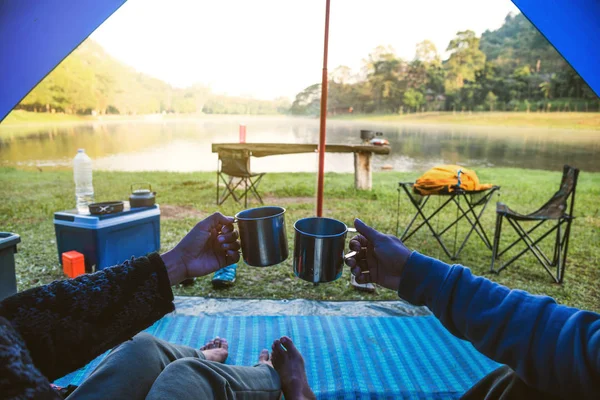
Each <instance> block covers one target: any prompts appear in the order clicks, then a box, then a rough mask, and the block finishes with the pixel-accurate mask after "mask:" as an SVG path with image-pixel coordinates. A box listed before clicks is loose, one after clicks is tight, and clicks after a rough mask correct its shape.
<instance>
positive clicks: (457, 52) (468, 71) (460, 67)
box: [445, 30, 485, 93]
mask: <svg viewBox="0 0 600 400" xmlns="http://www.w3.org/2000/svg"><path fill="white" fill-rule="evenodd" d="M446 51H449V52H450V58H448V61H447V62H446V70H447V71H448V75H447V79H446V84H445V88H446V92H449V93H453V92H456V91H457V90H459V89H460V88H462V87H463V86H464V84H465V81H474V80H475V74H476V73H477V71H479V70H481V69H482V68H483V67H484V65H485V54H484V53H483V52H482V51H481V50H480V49H479V38H478V37H476V36H475V32H473V31H470V30H467V31H462V32H458V33H457V34H456V38H454V39H452V40H451V41H450V44H448V48H447V49H446Z"/></svg>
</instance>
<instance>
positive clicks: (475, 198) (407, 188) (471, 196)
mask: <svg viewBox="0 0 600 400" xmlns="http://www.w3.org/2000/svg"><path fill="white" fill-rule="evenodd" d="M413 186H414V183H413V182H399V183H398V207H397V210H398V212H397V220H396V235H397V236H398V234H399V231H400V196H401V193H402V192H404V193H405V194H406V195H407V196H408V199H409V200H410V203H411V204H412V205H413V206H414V207H415V209H416V210H417V212H416V214H415V216H414V217H413V218H412V220H411V221H410V222H409V224H408V226H407V227H406V229H404V232H403V233H402V236H399V237H400V239H401V240H402V241H403V242H405V241H407V240H408V239H409V238H410V237H411V236H413V235H414V234H415V233H417V231H418V230H419V229H421V228H422V227H423V226H427V227H428V228H429V230H430V231H431V233H432V234H433V237H434V238H435V239H436V240H437V242H438V243H439V245H440V246H441V247H442V250H444V253H446V255H447V256H448V258H450V259H451V260H456V259H457V258H458V256H459V255H460V253H461V252H462V250H463V248H464V247H465V244H467V241H468V240H469V238H470V237H471V234H472V233H473V232H476V233H477V236H479V238H480V239H481V240H482V241H483V243H484V244H485V246H486V247H487V248H488V249H489V250H492V244H491V242H490V240H489V238H488V236H487V234H486V233H485V230H484V229H483V226H482V225H481V222H480V221H479V220H480V218H481V216H482V215H483V212H484V211H485V209H486V207H487V205H488V203H489V201H490V200H491V198H492V196H493V195H494V193H495V192H496V191H497V190H499V189H500V187H499V186H492V187H491V188H489V189H485V190H478V191H466V190H462V189H456V190H455V191H453V192H450V193H435V194H430V195H420V194H418V193H415V192H414V190H413ZM433 196H441V197H442V198H444V201H443V202H442V203H441V204H440V205H439V206H438V207H437V208H436V209H435V210H434V211H433V212H431V213H430V214H429V215H426V211H425V206H426V205H427V203H428V202H429V200H430V199H431V197H433ZM461 199H464V200H465V205H464V206H463V205H461V202H460V200H461ZM450 204H455V205H456V213H457V216H456V219H455V220H454V221H452V222H451V223H450V224H449V225H448V226H446V227H445V228H443V229H441V230H440V231H436V230H435V229H434V227H433V225H432V224H431V222H432V220H433V218H434V217H435V216H436V215H437V214H438V213H440V212H441V211H442V210H443V209H444V208H445V207H446V206H448V205H450ZM476 207H481V209H480V210H479V212H476ZM419 217H421V219H422V220H423V221H422V222H421V223H420V224H419V225H417V226H416V227H415V228H413V229H412V230H411V228H412V227H413V224H414V223H415V221H416V220H417V218H419ZM463 218H464V219H465V220H466V221H467V222H468V224H469V225H470V226H471V228H470V229H469V231H468V232H467V235H466V236H465V238H464V240H463V241H462V243H461V244H460V247H459V248H458V250H457V249H456V244H457V236H456V235H455V236H454V248H453V250H452V252H451V251H450V250H449V249H448V246H446V244H445V243H444V241H443V239H442V236H443V235H444V234H445V233H446V232H448V231H449V230H450V229H451V228H452V227H455V226H456V225H457V224H458V223H459V222H460V221H461V220H462V219H463ZM455 229H456V228H455Z"/></svg>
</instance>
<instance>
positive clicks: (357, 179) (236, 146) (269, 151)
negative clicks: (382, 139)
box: [212, 143, 390, 190]
mask: <svg viewBox="0 0 600 400" xmlns="http://www.w3.org/2000/svg"><path fill="white" fill-rule="evenodd" d="M223 150H227V151H236V150H237V151H249V152H250V154H251V155H252V156H253V157H267V156H274V155H281V154H298V153H316V152H317V151H318V145H317V144H312V143H298V144H296V143H213V144H212V152H213V153H219V152H220V151H223ZM325 151H326V152H328V153H354V186H355V187H356V189H359V190H371V187H372V166H371V158H372V156H373V154H390V147H389V146H373V145H369V144H328V145H327V146H325Z"/></svg>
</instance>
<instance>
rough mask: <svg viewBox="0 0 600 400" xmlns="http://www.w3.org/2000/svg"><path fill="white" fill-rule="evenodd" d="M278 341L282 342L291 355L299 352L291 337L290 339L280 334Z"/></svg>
mask: <svg viewBox="0 0 600 400" xmlns="http://www.w3.org/2000/svg"><path fill="white" fill-rule="evenodd" d="M280 341H281V344H283V346H284V347H285V348H286V350H287V351H288V353H290V354H291V355H294V356H295V355H297V354H300V352H299V351H298V349H297V348H296V345H295V344H294V342H292V339H290V338H289V337H287V336H282V337H281V340H280Z"/></svg>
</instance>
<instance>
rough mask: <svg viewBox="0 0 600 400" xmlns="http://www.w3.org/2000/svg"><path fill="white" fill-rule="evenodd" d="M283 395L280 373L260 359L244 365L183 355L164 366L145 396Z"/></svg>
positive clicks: (248, 397) (229, 397) (218, 397)
mask: <svg viewBox="0 0 600 400" xmlns="http://www.w3.org/2000/svg"><path fill="white" fill-rule="evenodd" d="M265 351H266V350H265ZM267 354H268V352H267ZM263 357H264V356H263V355H262V353H261V358H263ZM280 395H281V385H280V381H279V376H278V375H277V372H275V370H274V369H273V368H272V367H271V366H270V365H269V364H268V363H265V362H262V361H261V362H259V364H258V365H256V366H254V367H241V366H236V365H226V364H220V363H216V362H212V361H207V360H201V359H198V358H183V359H181V360H177V361H175V362H173V363H171V364H169V365H168V366H167V368H165V370H164V371H163V372H162V373H161V374H160V376H159V377H158V379H157V380H156V382H155V383H154V385H153V386H152V389H151V390H150V393H148V397H147V398H146V399H147V400H153V399H157V400H158V399H178V400H186V399H190V400H192V399H273V400H276V399H279V397H280Z"/></svg>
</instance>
